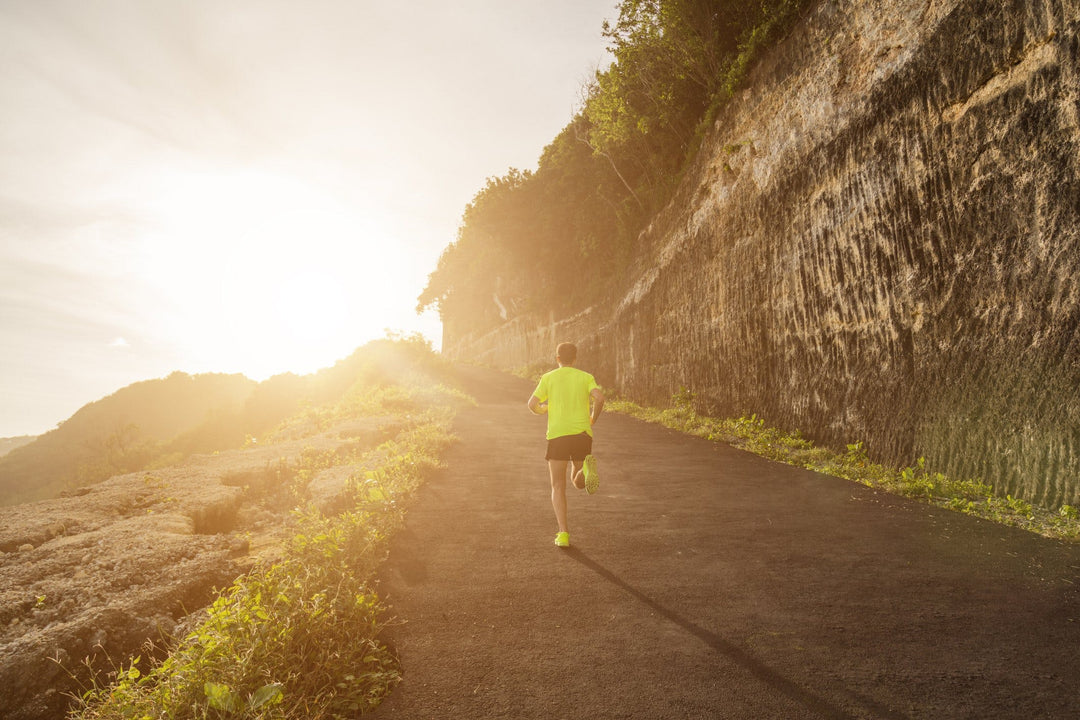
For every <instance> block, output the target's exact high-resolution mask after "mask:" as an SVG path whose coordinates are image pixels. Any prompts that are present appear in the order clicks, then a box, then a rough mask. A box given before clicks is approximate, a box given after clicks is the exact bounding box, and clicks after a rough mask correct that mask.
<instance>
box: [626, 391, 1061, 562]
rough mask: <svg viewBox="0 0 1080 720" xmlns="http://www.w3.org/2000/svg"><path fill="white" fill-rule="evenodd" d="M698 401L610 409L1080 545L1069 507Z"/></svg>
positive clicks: (680, 396)
mask: <svg viewBox="0 0 1080 720" xmlns="http://www.w3.org/2000/svg"><path fill="white" fill-rule="evenodd" d="M693 399H694V397H693V393H691V392H689V391H688V390H686V388H683V389H682V390H680V391H679V392H678V393H676V394H675V396H674V397H673V405H674V406H673V407H671V408H667V409H658V408H649V407H642V406H641V405H638V404H636V403H633V402H630V401H628V400H618V399H616V400H609V401H608V403H607V404H606V405H605V409H607V410H612V411H614V412H621V413H623V414H626V415H630V416H632V417H636V418H638V419H641V420H645V421H647V422H652V423H657V424H660V425H664V426H665V427H669V428H672V429H674V430H679V431H681V432H685V433H688V434H690V435H696V436H698V437H702V438H706V439H708V440H715V441H718V442H725V443H728V444H729V445H732V446H734V447H737V448H740V449H742V450H747V451H749V452H752V453H754V454H755V455H760V456H762V457H766V458H769V459H770V460H776V461H778V462H783V463H787V464H788V465H795V466H797V467H803V468H807V469H808V470H814V471H816V472H820V473H824V474H826V475H833V476H835V477H840V478H844V479H846V480H851V481H852V482H857V483H861V484H863V485H866V486H868V487H872V488H876V489H879V490H883V491H886V492H890V493H893V494H897V495H903V496H905V497H910V498H915V499H918V500H922V501H924V502H927V503H931V504H933V505H937V506H938V507H943V508H948V509H949V510H954V511H957V512H962V513H965V514H967V515H974V516H976V517H980V518H984V519H986V520H991V521H993V522H996V523H1000V524H1003V525H1010V526H1013V527H1018V528H1022V529H1024V530H1028V531H1030V532H1034V533H1038V534H1040V535H1044V536H1046V537H1051V538H1056V539H1061V540H1070V541H1076V540H1080V511H1078V510H1077V509H1076V508H1073V507H1071V506H1069V505H1064V506H1062V508H1061V509H1060V510H1059V511H1057V512H1054V511H1052V510H1049V509H1046V508H1039V507H1035V506H1033V505H1032V504H1031V503H1029V502H1027V501H1025V500H1022V499H1019V498H1014V497H1012V496H1011V495H1006V496H1005V497H1001V496H999V495H996V494H995V493H994V489H993V488H992V487H991V486H989V485H987V484H986V483H984V482H982V481H980V480H955V479H953V478H949V477H947V476H946V475H944V474H942V473H939V472H932V471H930V470H927V468H926V461H925V459H924V458H919V460H918V462H917V463H916V464H915V465H914V466H912V467H906V468H890V467H887V466H885V465H881V464H878V463H875V462H873V461H871V460H870V458H869V457H868V456H867V453H866V448H865V447H864V446H863V443H861V442H856V443H852V444H850V445H848V446H847V447H846V449H845V450H844V452H836V451H833V450H830V449H828V448H823V447H817V446H815V445H814V444H813V443H812V442H811V441H809V440H807V439H806V438H804V437H802V436H801V435H800V434H799V432H798V431H795V432H792V433H788V432H784V431H782V430H778V429H776V428H771V427H768V426H766V425H765V421H764V420H762V419H761V418H759V417H757V415H751V416H750V417H740V418H733V419H724V420H721V419H717V418H712V417H708V416H705V415H698V414H697V413H696V412H695V411H694V409H693Z"/></svg>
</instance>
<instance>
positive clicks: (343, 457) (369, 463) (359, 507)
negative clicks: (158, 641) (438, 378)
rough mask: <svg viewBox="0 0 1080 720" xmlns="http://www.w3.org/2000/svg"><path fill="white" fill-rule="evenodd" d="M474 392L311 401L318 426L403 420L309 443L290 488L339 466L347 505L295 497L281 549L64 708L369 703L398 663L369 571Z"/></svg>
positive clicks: (294, 709) (368, 392)
mask: <svg viewBox="0 0 1080 720" xmlns="http://www.w3.org/2000/svg"><path fill="white" fill-rule="evenodd" d="M470 401H471V399H469V398H468V397H467V396H465V395H463V394H462V393H461V392H460V391H458V390H455V389H451V388H447V387H445V386H442V385H440V384H438V383H435V382H433V381H431V380H430V379H428V378H425V379H424V380H423V381H417V382H401V383H380V384H378V385H377V386H374V387H373V386H370V385H369V386H367V387H366V388H361V387H359V386H357V387H354V388H353V389H352V390H351V391H350V392H349V393H347V394H346V396H345V397H344V398H342V399H340V400H339V401H338V402H337V403H336V404H333V405H328V406H325V407H321V408H313V409H308V410H307V411H305V413H306V414H307V417H306V419H305V420H304V422H310V421H311V420H312V419H313V418H314V419H316V420H317V422H315V423H314V424H316V425H321V426H329V425H332V423H333V421H335V420H347V419H349V418H352V417H358V416H369V415H371V414H383V413H389V414H392V415H393V416H394V423H395V425H396V427H398V428H399V431H398V432H397V433H396V434H395V435H394V436H393V437H392V438H390V439H388V440H386V441H385V442H383V443H382V444H380V445H378V446H377V447H375V448H371V449H369V450H367V451H364V452H361V451H359V448H358V447H355V446H354V447H352V448H350V446H345V448H344V449H343V450H342V451H340V452H336V453H325V452H315V451H311V452H305V453H303V454H302V456H301V458H300V460H299V462H298V463H297V464H296V465H295V466H291V467H290V468H288V473H289V475H290V478H289V482H290V485H291V490H292V493H293V495H294V497H296V498H298V499H300V498H303V497H304V492H305V488H306V484H307V482H308V481H309V480H310V479H311V478H312V477H313V476H314V475H315V474H316V473H317V471H318V470H319V469H322V468H325V467H328V466H340V465H347V466H348V467H350V468H353V470H352V474H351V475H350V476H349V478H348V480H347V481H346V483H345V491H344V494H345V502H344V503H343V504H342V506H343V507H345V508H346V509H345V510H344V511H342V512H339V513H329V514H324V512H323V511H321V510H320V509H319V508H318V507H316V506H315V505H314V504H312V503H310V502H306V501H305V502H301V503H300V504H299V505H298V506H297V507H296V509H295V510H294V511H293V517H294V520H295V532H294V534H293V535H292V537H291V538H290V539H289V540H288V541H287V542H285V543H284V547H283V548H282V552H281V554H280V557H279V558H278V559H277V560H276V561H274V562H272V564H267V563H264V564H262V565H260V566H257V567H256V568H255V569H254V570H252V571H251V572H249V573H248V574H246V575H243V576H241V577H240V578H238V579H237V580H236V581H235V583H234V584H233V585H232V586H231V587H230V588H228V589H227V590H225V591H224V592H223V593H222V594H221V595H220V596H219V597H218V599H217V600H216V601H215V602H214V603H213V604H212V605H211V606H210V607H209V608H207V609H206V610H205V611H203V613H204V617H203V619H202V620H201V621H200V622H199V624H198V626H197V627H196V628H195V629H194V630H192V631H191V632H190V633H188V634H187V635H186V636H185V637H183V638H181V639H179V640H178V641H177V642H176V644H175V646H174V647H173V648H172V649H171V650H170V652H169V653H168V654H167V655H165V656H164V657H163V658H161V657H159V658H158V659H151V658H134V659H132V660H131V661H130V662H128V663H127V664H126V665H124V666H122V667H120V668H119V669H118V670H116V671H115V673H114V674H113V675H112V676H110V677H106V678H102V677H97V678H95V680H94V683H93V685H92V687H90V688H89V689H88V690H87V691H86V692H85V693H84V694H83V695H82V696H81V698H79V699H78V707H77V708H76V710H75V711H73V713H72V715H71V717H72V718H73V719H82V720H113V719H119V718H136V719H140V720H141V719H143V718H146V719H151V718H153V719H156V718H171V719H175V720H180V719H188V718H191V719H198V720H202V719H207V720H210V719H220V718H260V719H262V718H288V719H295V720H300V719H305V720H323V719H339V718H340V719H343V718H353V717H356V716H357V715H358V714H360V713H363V712H365V711H368V710H371V709H373V708H374V707H376V706H377V705H378V704H379V702H380V701H381V700H382V698H383V697H385V695H386V694H387V693H388V692H389V691H390V689H391V688H392V687H393V686H394V685H395V684H396V683H397V682H398V681H399V680H400V677H401V672H400V667H399V663H398V660H397V658H396V657H395V656H394V654H393V652H392V651H391V650H390V648H388V647H387V646H386V645H385V644H384V643H383V642H381V641H380V639H379V633H380V631H381V630H382V628H383V627H384V626H385V624H386V622H387V620H386V619H385V608H384V606H383V605H382V603H381V602H380V600H379V598H378V596H377V595H376V593H375V592H374V590H373V588H372V578H373V576H374V573H375V571H376V569H377V568H378V566H379V564H380V563H381V562H382V560H383V559H384V557H385V554H386V546H387V542H386V541H387V539H388V537H389V536H390V535H391V534H392V533H393V532H394V531H395V530H396V529H397V528H398V527H400V525H401V523H402V521H403V518H404V513H405V506H406V505H407V499H408V498H409V496H410V494H411V493H412V492H413V491H414V490H415V489H416V488H417V487H418V486H419V485H420V484H421V482H422V481H423V479H424V478H425V477H426V476H428V475H429V474H430V473H431V472H432V471H433V470H434V469H435V468H437V467H438V466H439V457H440V455H441V453H442V452H443V451H444V450H445V449H446V447H447V446H448V445H449V444H450V443H451V442H452V436H451V435H450V432H449V428H450V423H451V421H452V419H453V416H454V414H455V412H456V409H457V408H458V407H460V406H461V405H462V404H463V403H466V402H470ZM148 650H149V651H150V653H151V654H155V655H159V654H160V650H159V649H157V648H153V647H150V648H148Z"/></svg>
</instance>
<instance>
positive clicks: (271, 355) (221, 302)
mask: <svg viewBox="0 0 1080 720" xmlns="http://www.w3.org/2000/svg"><path fill="white" fill-rule="evenodd" d="M151 207H152V216H153V220H152V226H153V229H152V231H151V232H150V233H148V235H147V237H146V238H145V243H144V253H143V255H144V261H145V268H144V276H145V279H146V280H147V281H148V282H150V283H151V284H152V285H153V286H154V290H155V292H156V293H157V294H158V296H159V298H160V301H161V302H162V303H163V305H164V309H163V310H162V311H161V312H160V317H161V323H162V326H161V332H162V334H163V336H164V337H165V338H166V339H167V340H168V341H169V342H172V343H175V344H177V345H178V346H180V347H182V348H183V350H184V352H185V353H186V354H187V355H188V357H189V362H190V363H191V364H192V367H194V368H196V369H198V370H205V369H213V370H221V371H229V372H243V373H245V374H246V375H248V376H250V377H253V378H255V379H262V378H265V377H268V376H270V375H272V374H275V373H279V372H285V371H292V372H300V373H304V372H311V371H313V370H315V369H318V368H321V367H325V366H327V365H329V364H332V363H333V362H334V361H335V360H337V359H339V358H341V357H344V356H345V355H347V354H348V353H349V352H351V351H352V350H353V349H354V348H355V347H356V346H357V345H359V344H361V343H363V342H364V341H365V340H367V339H370V338H371V337H376V336H378V335H381V334H382V331H383V329H384V328H385V327H388V326H393V324H394V323H393V320H392V319H390V318H387V317H386V316H385V315H384V314H383V313H385V312H386V302H385V298H386V297H387V296H388V295H387V294H388V293H389V292H390V290H391V289H393V288H394V287H395V286H397V285H400V283H401V282H402V275H401V273H402V271H403V266H404V265H405V264H406V262H405V258H403V257H400V250H399V249H398V247H397V244H396V243H395V242H393V239H392V238H391V237H389V236H388V234H387V233H386V232H385V231H384V230H382V229H380V228H378V227H375V226H374V225H373V222H372V219H371V217H370V216H364V215H363V214H361V213H359V212H355V211H350V210H349V209H347V208H345V207H343V206H342V205H341V204H340V203H337V202H335V201H334V200H333V199H332V198H330V197H328V196H326V195H322V194H319V193H318V192H316V191H314V190H312V189H311V188H309V187H307V186H304V185H301V184H298V183H295V182H292V181H290V180H288V179H286V178H281V177H277V176H272V175H266V174H261V173H251V172H243V173H206V174H187V175H172V176H169V177H168V178H165V179H163V180H162V182H161V184H160V187H157V188H155V190H154V192H153V200H152V202H151Z"/></svg>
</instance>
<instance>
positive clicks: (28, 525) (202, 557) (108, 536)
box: [0, 418, 391, 720]
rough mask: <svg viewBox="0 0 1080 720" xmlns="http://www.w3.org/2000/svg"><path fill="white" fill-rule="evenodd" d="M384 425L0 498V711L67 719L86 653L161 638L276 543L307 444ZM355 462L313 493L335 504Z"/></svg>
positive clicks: (13, 718) (102, 653)
mask: <svg viewBox="0 0 1080 720" xmlns="http://www.w3.org/2000/svg"><path fill="white" fill-rule="evenodd" d="M390 427H391V426H390V425H388V424H387V421H386V420H383V419H374V418H373V419H366V420H359V421H350V422H347V423H343V424H341V425H338V426H335V427H333V428H330V429H328V430H326V431H325V432H320V433H315V434H313V435H311V436H307V437H298V438H296V439H293V440H289V441H286V442H281V443H279V444H275V445H272V446H269V447H264V448H252V449H247V450H237V451H230V452H224V453H220V454H218V455H213V456H199V457H194V458H191V459H190V460H188V461H187V462H185V463H183V464H181V465H178V466H176V467H169V468H163V469H160V470H154V471H149V472H139V473H134V474H131V475H123V476H119V477H114V478H111V479H110V480H107V481H105V482H103V483H100V484H98V485H94V486H91V487H87V488H81V489H79V490H77V491H75V492H76V493H77V494H75V495H72V496H69V497H63V498H59V499H56V500H47V501H42V502H36V503H27V504H23V505H17V506H13V507H5V508H0V688H3V691H2V692H0V717H3V718H6V719H8V720H46V719H57V720H58V719H59V718H63V717H64V715H65V710H66V708H67V706H68V704H69V701H70V698H69V697H68V696H67V694H66V693H71V692H78V689H79V682H80V681H81V682H85V681H86V678H87V677H88V676H89V671H88V670H87V669H86V668H85V666H84V665H83V664H82V663H83V661H84V659H86V658H92V659H93V664H94V666H95V667H96V668H97V669H99V670H102V669H103V670H110V669H113V667H114V665H112V664H110V663H115V664H116V665H121V664H124V665H126V663H127V660H128V657H129V656H132V655H136V654H142V655H143V656H144V657H145V656H146V652H145V650H144V648H143V646H144V644H145V643H146V642H147V641H153V642H156V643H157V644H158V645H159V646H162V645H163V644H164V641H165V640H167V639H168V638H170V637H171V636H173V635H174V634H175V633H177V632H178V630H180V629H182V623H183V622H184V620H185V618H187V616H188V615H189V614H190V613H193V612H195V611H197V610H199V609H201V608H203V607H205V606H206V605H207V604H208V603H209V602H211V601H212V600H213V599H214V597H216V593H215V592H214V591H215V589H224V588H226V587H228V586H230V585H231V584H232V582H233V580H235V579H236V577H237V576H238V575H239V574H241V573H243V572H245V571H246V570H247V569H249V568H250V567H251V565H252V564H253V563H254V562H255V560H256V558H257V556H260V555H265V554H268V553H269V554H272V553H273V552H274V551H275V548H276V546H277V545H278V544H279V543H280V541H281V539H282V537H283V536H285V535H286V534H287V532H288V528H289V525H290V511H291V509H292V508H293V507H295V505H296V498H295V496H293V495H292V494H291V491H290V488H289V485H288V484H289V480H290V479H291V477H292V475H291V474H290V473H288V472H287V469H288V467H289V466H292V465H295V464H296V462H297V461H298V460H299V458H300V457H301V454H302V453H303V452H304V451H305V450H306V449H310V450H309V451H315V452H325V451H339V450H341V449H343V448H349V449H351V450H354V451H357V450H363V449H366V448H371V447H374V446H375V445H377V444H378V443H379V442H381V441H382V440H384V439H385V438H386V434H387V431H388V429H389V428H390ZM331 469H332V468H331ZM349 474H350V473H349V472H338V473H337V474H336V475H335V477H334V478H330V479H326V478H324V480H323V481H322V482H321V483H320V485H319V488H318V490H319V492H318V498H315V500H316V501H317V502H331V501H332V500H333V499H334V495H335V493H336V492H337V493H340V492H341V491H342V490H343V488H344V484H345V482H346V481H347V480H348V477H349ZM335 480H336V482H335ZM72 675H74V676H76V677H72Z"/></svg>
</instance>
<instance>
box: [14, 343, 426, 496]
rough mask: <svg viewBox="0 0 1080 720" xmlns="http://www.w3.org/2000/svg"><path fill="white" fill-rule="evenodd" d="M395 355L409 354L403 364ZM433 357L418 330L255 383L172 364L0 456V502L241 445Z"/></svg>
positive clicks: (414, 368) (54, 492)
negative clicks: (165, 372)
mask: <svg viewBox="0 0 1080 720" xmlns="http://www.w3.org/2000/svg"><path fill="white" fill-rule="evenodd" d="M402 353H408V354H409V355H410V356H411V359H412V361H413V362H410V363H403V362H402V357H403V355H402ZM433 357H434V355H433V354H432V353H431V350H430V347H429V346H428V345H427V344H426V341H423V340H422V339H421V338H419V337H414V338H407V339H405V340H397V341H392V340H374V341H372V342H369V343H367V344H366V345H364V346H362V347H360V348H358V349H357V350H356V351H355V352H353V353H352V354H351V355H350V356H349V357H347V358H344V359H342V360H339V361H338V362H336V363H335V364H334V365H333V366H332V367H328V368H324V369H322V370H319V371H318V372H316V373H313V374H311V375H303V376H300V375H294V374H292V373H284V374H282V375H276V376H274V377H272V378H270V379H268V380H266V381H264V382H261V383H256V382H255V381H253V380H250V379H248V378H246V377H244V376H243V375H223V374H205V375H188V374H186V373H182V372H175V373H173V374H172V375H169V376H168V377H167V378H163V379H159V380H147V381H143V382H138V383H135V384H133V385H129V386H127V387H125V388H123V389H121V390H118V391H117V392H115V393H113V394H112V395H109V396H108V397H106V398H102V399H101V400H97V401H95V402H92V403H89V404H88V405H84V406H83V407H82V408H81V409H80V410H79V411H78V412H76V413H75V414H74V415H72V416H71V417H70V418H68V419H67V420H65V421H64V422H62V423H60V425H59V426H57V428H56V429H55V430H51V431H49V432H47V433H45V434H44V435H40V436H38V437H36V438H29V441H28V442H27V443H25V444H23V445H22V446H21V447H16V448H14V449H12V450H11V451H10V452H8V453H7V454H6V455H2V456H0V505H13V504H16V503H22V502H30V501H33V500H43V499H46V498H51V497H56V496H57V495H59V494H60V493H61V492H62V491H63V490H65V489H69V488H74V487H79V486H83V485H90V484H93V483H96V482H99V481H101V480H104V479H105V478H108V477H112V476H113V475H119V474H122V473H128V472H136V471H138V470H143V469H152V468H154V467H161V466H163V465H166V464H169V463H172V462H175V461H178V460H180V459H182V458H184V457H186V456H188V455H191V454H193V453H209V452H213V451H215V450H226V449H230V448H237V447H241V446H242V445H243V444H244V443H245V441H246V439H247V437H248V436H253V437H256V438H257V437H261V436H263V435H264V434H266V433H268V432H270V431H271V430H273V429H275V428H276V427H278V425H280V424H281V422H282V421H284V420H285V419H286V418H289V417H291V416H293V415H296V414H297V413H298V412H299V411H301V410H302V408H303V407H304V405H305V404H307V403H310V404H313V405H318V404H321V403H326V402H330V401H332V400H334V399H338V398H342V397H344V396H345V394H346V392H347V391H348V390H349V389H350V388H351V387H352V386H353V385H354V384H356V383H357V382H358V381H362V382H363V383H364V384H365V386H367V387H373V386H377V385H379V384H381V383H383V382H390V381H394V380H396V379H399V378H400V376H401V375H402V373H405V372H407V371H408V372H415V371H417V369H421V370H422V369H423V368H424V367H425V365H424V363H425V362H426V361H428V360H430V358H433ZM409 368H411V370H410V369H409ZM18 439H19V438H13V440H18Z"/></svg>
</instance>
